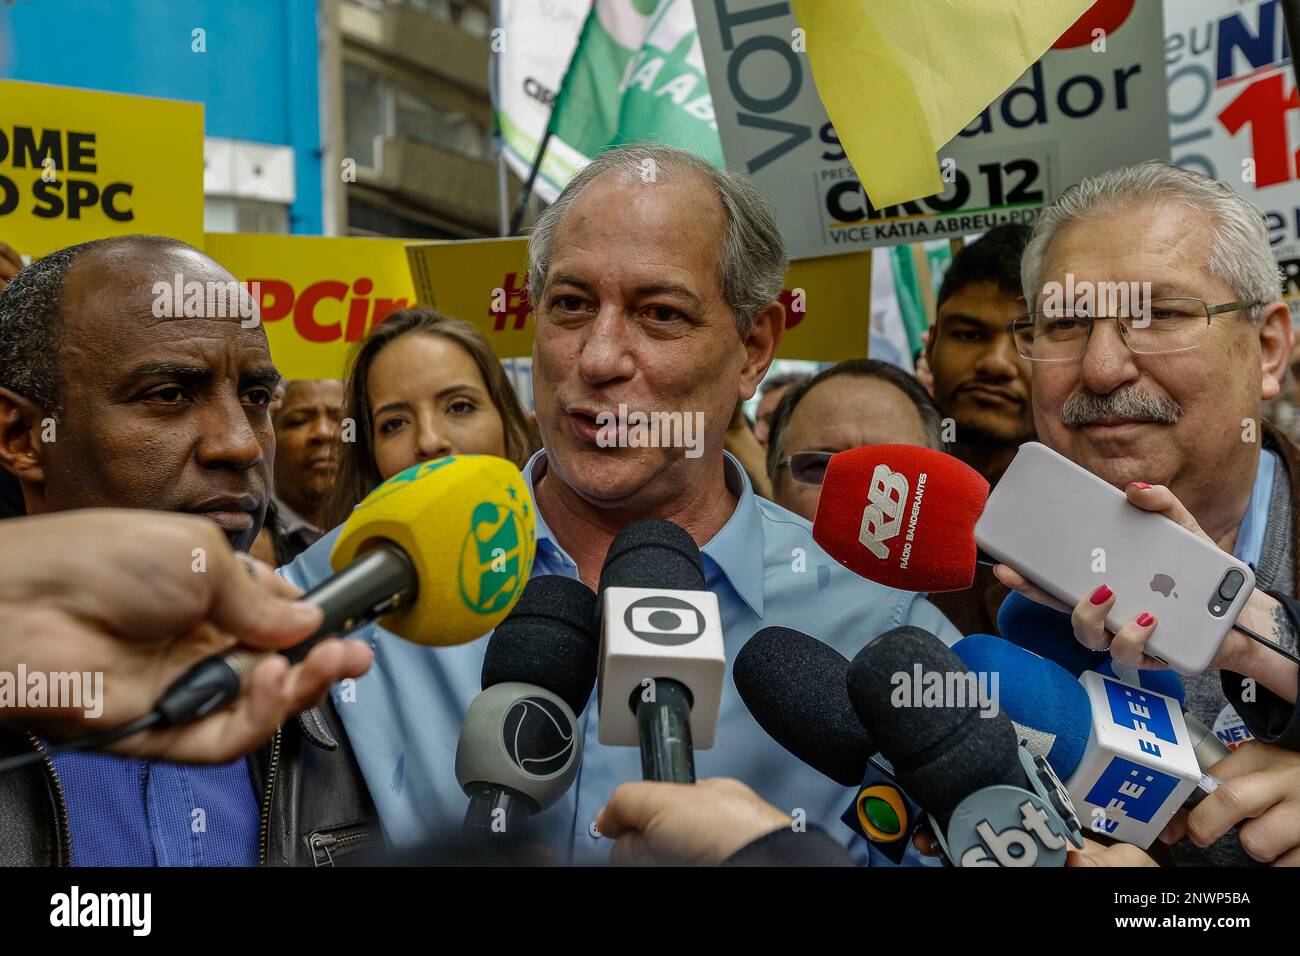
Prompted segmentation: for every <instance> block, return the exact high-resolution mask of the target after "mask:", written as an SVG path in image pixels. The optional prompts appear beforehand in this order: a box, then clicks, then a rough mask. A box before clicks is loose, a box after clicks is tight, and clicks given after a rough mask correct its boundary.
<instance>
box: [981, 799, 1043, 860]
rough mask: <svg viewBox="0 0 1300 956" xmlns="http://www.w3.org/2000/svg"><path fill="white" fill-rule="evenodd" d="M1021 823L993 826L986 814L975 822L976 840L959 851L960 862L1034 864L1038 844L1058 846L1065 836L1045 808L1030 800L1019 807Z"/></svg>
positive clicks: (1036, 857) (1036, 858)
mask: <svg viewBox="0 0 1300 956" xmlns="http://www.w3.org/2000/svg"><path fill="white" fill-rule="evenodd" d="M1018 809H1019V810H1020V823H1021V825H1020V826H1018V827H1016V826H1011V827H1007V828H1006V829H1004V830H995V829H994V828H993V824H992V823H990V822H989V820H988V818H987V817H986V818H984V819H983V820H980V822H979V823H977V824H975V835H976V836H978V837H979V842H978V843H976V844H975V845H974V846H972V847H970V849H968V850H967V851H966V852H965V853H963V854H962V855H961V860H960V865H961V866H1033V865H1034V864H1035V863H1037V862H1038V852H1039V851H1038V847H1039V844H1041V845H1042V846H1043V847H1044V848H1045V849H1047V850H1060V849H1063V848H1064V847H1065V837H1064V836H1062V835H1061V834H1059V833H1057V832H1056V830H1055V829H1054V828H1053V827H1052V824H1051V822H1050V821H1049V819H1048V816H1047V812H1046V811H1045V810H1044V809H1043V808H1042V807H1040V806H1038V805H1037V804H1036V803H1034V801H1032V800H1024V801H1022V802H1021V804H1020V806H1019V807H1018Z"/></svg>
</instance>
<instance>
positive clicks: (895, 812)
mask: <svg viewBox="0 0 1300 956" xmlns="http://www.w3.org/2000/svg"><path fill="white" fill-rule="evenodd" d="M857 805H858V825H859V826H860V827H861V828H862V832H863V834H864V835H865V836H866V838H867V839H868V840H871V841H872V842H874V843H894V842H896V841H898V840H901V839H903V837H905V836H907V832H908V824H909V823H910V821H909V820H908V819H907V804H905V803H904V802H903V797H902V795H901V794H900V793H899V792H898V791H897V790H896V789H895V788H893V787H890V786H886V785H884V784H875V785H873V786H870V787H864V788H863V789H862V791H861V792H860V793H859V794H858V801H857Z"/></svg>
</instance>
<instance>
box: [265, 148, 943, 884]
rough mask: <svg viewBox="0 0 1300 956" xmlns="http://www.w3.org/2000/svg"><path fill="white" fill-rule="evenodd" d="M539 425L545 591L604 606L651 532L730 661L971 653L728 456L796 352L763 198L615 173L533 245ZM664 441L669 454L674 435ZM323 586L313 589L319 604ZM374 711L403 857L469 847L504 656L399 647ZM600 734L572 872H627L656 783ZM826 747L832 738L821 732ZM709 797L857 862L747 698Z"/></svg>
mask: <svg viewBox="0 0 1300 956" xmlns="http://www.w3.org/2000/svg"><path fill="white" fill-rule="evenodd" d="M529 260H530V269H529V291H530V292H531V294H532V299H533V302H534V304H535V307H536V309H537V336H536V339H535V341H534V346H533V375H534V394H535V396H536V400H537V424H538V428H539V429H540V431H541V435H542V440H543V444H544V446H545V448H544V450H543V451H541V452H539V453H538V454H537V455H536V456H534V458H533V459H532V460H531V461H530V462H529V463H528V465H527V466H526V468H525V477H526V479H527V480H528V482H529V487H530V488H531V490H532V492H533V496H534V498H535V500H536V502H537V558H536V561H535V562H534V566H533V573H534V574H562V575H565V576H567V577H570V578H579V579H581V580H582V581H584V582H585V583H587V584H588V585H590V586H591V587H593V588H594V587H595V586H596V583H597V580H598V578H599V575H600V569H601V565H602V564H603V562H604V559H605V553H606V551H607V550H608V548H609V544H610V541H611V540H612V538H613V537H614V535H615V534H616V533H617V532H618V531H619V530H621V529H622V528H623V527H625V526H626V525H628V524H631V523H633V522H635V521H639V520H642V519H647V518H662V519H668V520H671V521H674V522H676V523H677V524H678V525H680V526H681V527H683V528H684V529H686V531H687V532H688V533H689V534H690V535H691V536H692V537H693V538H694V539H695V541H696V542H697V543H698V544H700V546H701V550H702V551H703V556H704V570H705V578H706V582H707V585H708V587H709V588H710V590H712V591H713V592H714V593H715V594H716V595H717V597H718V604H719V608H720V610H721V615H722V625H723V632H724V639H725V643H726V654H727V658H728V660H733V659H734V658H735V655H736V653H737V652H738V651H739V650H740V648H741V646H742V645H743V644H744V643H745V641H747V640H748V639H749V638H750V637H751V636H753V634H754V633H755V632H756V631H758V630H759V629H761V628H762V627H764V626H767V625H772V624H782V625H786V626H789V627H797V628H799V629H801V630H804V631H806V632H808V633H810V634H813V635H815V636H816V637H818V638H820V639H821V640H823V641H825V642H826V643H828V644H830V645H832V646H834V647H836V648H837V649H838V650H839V651H840V652H841V653H844V654H847V655H849V656H852V655H853V654H854V653H856V652H857V650H858V649H859V648H861V647H862V645H863V644H865V643H867V642H868V641H870V640H872V639H873V638H874V637H875V636H876V635H878V634H880V633H882V632H884V631H886V630H888V629H889V628H892V627H895V626H898V625H901V624H913V625H916V626H918V627H922V628H925V629H927V630H929V631H931V632H933V633H935V634H937V635H938V636H939V637H940V638H942V639H943V640H945V641H947V642H948V643H954V642H955V641H956V640H957V639H958V638H959V636H960V635H959V634H958V633H957V631H956V630H955V629H954V628H953V627H952V625H951V624H949V623H948V621H947V620H945V619H944V617H943V615H942V614H940V613H939V612H938V611H937V610H936V609H935V608H934V607H933V606H932V605H930V604H928V603H927V602H926V601H924V600H923V599H921V598H920V597H918V596H917V595H915V594H908V593H903V592H899V591H891V590H888V589H886V588H882V587H879V586H878V585H874V584H872V583H870V582H868V581H865V580H863V579H861V578H858V577H856V576H854V575H853V574H852V573H851V572H849V571H847V570H845V569H844V568H843V567H841V566H840V565H839V564H838V563H837V562H836V561H834V560H833V559H831V558H830V557H829V556H828V555H826V554H825V553H824V552H822V551H821V549H819V548H818V547H817V545H816V544H815V543H814V542H813V540H812V534H811V529H810V527H809V525H808V522H807V521H805V520H803V519H802V518H800V517H798V516H797V515H794V514H791V513H790V512H788V511H786V510H785V509H784V508H781V507H779V506H778V505H775V504H773V503H771V502H769V501H764V500H762V499H760V498H757V497H756V496H755V495H754V493H753V490H752V488H751V487H750V484H749V482H748V480H747V479H746V477H745V474H744V472H743V471H742V469H741V468H740V467H739V465H738V464H737V463H736V461H735V459H733V458H729V457H727V456H726V455H724V452H723V439H724V435H725V433H726V430H727V425H728V422H729V421H730V419H731V416H732V412H733V410H734V409H735V407H736V403H737V402H738V401H741V400H743V399H747V398H749V397H750V396H751V395H753V393H754V389H755V387H756V386H757V384H758V382H759V381H760V380H761V379H762V377H763V374H764V372H765V371H766V370H767V367H768V365H769V363H770V362H771V360H772V354H773V352H774V351H775V349H776V346H777V343H778V342H779V340H780V338H781V333H782V330H783V328H784V323H785V315H784V310H783V309H782V307H781V305H780V303H779V302H778V301H777V296H778V295H779V293H780V291H781V286H782V282H783V279H784V276H785V270H786V258H785V253H784V250H783V248H782V243H781V237H780V233H779V232H778V230H777V228H776V222H775V220H774V218H773V216H772V211H771V209H770V208H769V207H768V205H767V203H766V202H765V201H764V200H763V199H762V197H761V196H760V195H759V194H758V193H757V192H756V191H755V190H754V188H753V187H752V186H751V185H749V183H748V182H746V181H745V180H744V179H742V178H740V177H739V176H736V175H734V174H731V173H727V172H724V171H721V170H718V169H715V168H713V167H712V166H710V165H709V164H708V163H706V162H703V161H702V160H700V159H699V158H697V157H695V156H693V155H691V154H690V153H685V152H682V151H680V150H676V149H671V148H669V147H664V146H655V145H648V144H633V145H631V146H625V147H620V148H616V149H613V150H610V151H608V152H606V153H604V154H602V155H601V156H599V157H597V158H596V160H595V161H593V162H592V163H591V164H590V165H589V166H587V167H586V168H585V169H583V170H582V172H580V173H579V174H578V175H577V176H576V177H575V178H574V179H573V181H572V182H570V183H569V185H568V186H567V187H566V188H565V190H564V192H563V194H561V196H560V198H559V199H558V200H557V201H556V202H555V203H553V204H552V205H551V206H550V207H549V208H548V209H547V210H546V212H545V213H544V214H543V215H542V217H541V219H540V220H539V221H538V224H537V227H536V229H535V230H534V232H533V235H532V239H531V242H530V243H529ZM606 413H619V414H623V413H625V414H626V415H627V417H628V419H629V421H630V419H631V416H632V415H633V414H645V415H652V414H663V413H668V414H670V415H672V414H676V415H678V416H680V417H681V418H682V420H686V419H687V417H688V416H689V417H691V418H696V417H697V416H698V418H699V419H701V420H702V423H703V427H702V429H701V431H700V432H698V433H696V435H695V437H696V438H697V439H699V441H698V444H696V445H695V446H694V447H691V448H683V447H680V446H678V447H671V444H670V447H664V446H663V444H662V443H660V444H659V446H658V447H654V446H651V447H644V446H642V447H610V446H609V444H608V442H607V441H605V440H603V439H602V436H601V425H600V423H599V422H598V416H601V417H603V416H604V415H605V414H606ZM659 434H660V437H661V438H662V437H663V432H662V431H660V433H659ZM333 543H334V536H333V535H326V536H325V537H324V538H322V539H321V540H320V541H319V542H318V543H317V544H316V545H314V546H313V547H312V548H310V549H308V550H307V551H306V552H305V553H304V554H303V555H302V556H301V557H300V558H299V559H298V560H297V561H296V562H295V563H294V564H293V565H291V566H290V567H289V568H288V570H287V572H286V573H287V575H288V577H289V578H290V579H291V580H293V581H294V582H296V583H298V584H299V585H300V586H310V584H313V583H315V582H316V581H318V580H320V579H322V578H323V577H324V576H326V575H328V574H329V573H330V572H329V560H328V559H329V551H330V548H331V547H332V546H333ZM309 582H310V583H309ZM363 635H364V636H365V637H366V638H367V639H368V640H371V641H372V642H373V643H372V646H373V647H374V649H375V664H374V667H373V669H372V670H371V672H370V674H369V675H368V676H366V677H364V678H362V679H361V680H360V681H358V683H357V688H356V691H357V692H356V695H355V701H354V702H352V703H349V704H348V705H347V706H346V707H341V708H340V711H341V713H342V716H343V720H344V723H345V724H346V726H347V730H348V734H349V736H350V738H351V739H352V741H353V743H354V746H355V748H356V750H357V758H358V761H359V763H360V765H361V770H362V772H363V773H364V774H365V777H366V780H367V782H368V783H369V785H370V790H371V793H372V795H373V796H374V797H375V801H376V805H377V807H378V809H379V813H380V815H381V818H382V820H383V823H384V829H385V832H386V833H387V835H388V836H389V837H390V839H392V840H393V841H395V842H397V843H399V844H406V843H410V842H414V841H417V840H420V839H424V838H429V837H435V836H438V835H440V834H445V833H447V832H455V830H456V829H458V828H459V826H460V824H461V821H462V820H463V818H464V814H465V795H464V793H463V792H462V791H461V790H460V787H459V786H458V784H457V783H456V776H455V773H454V766H453V762H454V754H455V743H456V738H457V734H458V731H459V728H460V725H461V723H462V721H463V720H464V716H465V711H466V709H467V708H468V706H469V703H470V702H471V701H472V700H473V699H474V697H475V696H476V695H477V694H478V693H479V690H480V683H479V681H480V675H481V673H482V665H483V654H484V645H485V643H486V642H484V641H476V642H471V643H469V644H464V645H461V646H460V647H439V648H425V647H420V646H417V645H415V644H411V643H408V642H405V641H402V640H401V639H400V638H397V637H395V636H393V635H391V634H388V633H387V632H384V631H383V630H382V629H380V628H375V629H373V630H372V631H370V632H369V633H366V632H363ZM595 710H596V708H595V707H594V706H589V707H588V708H587V711H586V713H585V714H584V716H583V718H582V733H583V735H584V741H583V760H582V774H581V776H580V778H579V780H578V782H577V784H576V786H574V788H573V789H572V790H571V791H570V792H569V793H568V794H566V795H565V796H564V797H562V798H561V799H560V800H559V802H558V803H557V804H556V805H554V806H553V807H551V808H550V809H549V810H546V811H543V812H542V813H540V814H538V815H537V816H536V817H534V818H533V819H532V820H531V821H530V826H531V829H532V833H533V834H534V835H535V837H536V838H537V839H539V840H542V841H544V842H546V843H547V844H549V845H550V846H551V847H552V848H553V849H554V850H555V851H556V852H557V855H558V856H559V858H560V859H561V860H566V859H573V860H575V861H578V862H600V861H603V860H605V859H608V854H609V846H610V841H605V840H603V839H601V836H600V834H599V832H598V830H596V829H595V827H594V822H595V819H596V814H597V812H598V811H599V810H600V808H601V807H602V806H604V804H605V801H606V800H608V798H609V795H610V794H611V793H613V791H614V790H615V788H616V787H617V786H618V785H619V784H621V783H625V782H627V781H629V780H636V779H639V778H640V776H641V767H640V759H639V755H638V753H637V750H636V748H634V747H623V748H619V747H610V746H606V745H604V744H601V743H600V741H599V740H598V739H597V728H598V724H599V721H598V720H597V717H596V714H595ZM810 732H815V730H810ZM695 763H696V770H697V772H698V774H699V776H700V777H701V778H703V777H706V776H730V777H735V778H738V779H740V780H742V781H744V782H746V783H747V784H749V785H750V786H751V787H753V788H754V789H755V790H757V791H758V792H759V793H760V794H762V795H763V796H764V797H765V798H767V799H768V800H771V801H772V802H774V803H776V804H777V805H778V806H780V807H782V808H783V809H784V810H785V811H786V812H788V813H791V814H794V815H795V816H797V817H798V818H799V819H806V820H807V822H808V823H810V824H821V825H822V826H823V827H825V828H827V829H828V830H830V831H832V832H834V833H836V835H837V836H838V837H839V838H841V839H844V840H847V839H848V838H849V836H850V833H849V831H848V830H847V829H846V828H845V827H843V825H842V824H840V822H839V817H840V814H841V813H842V812H843V811H844V810H845V809H846V808H847V807H848V806H849V805H850V802H851V800H852V798H853V796H854V791H852V790H848V789H846V788H844V787H841V786H839V785H837V784H835V783H832V782H830V781H829V780H827V779H826V778H824V777H821V776H820V775H819V774H818V773H816V772H815V771H813V770H811V769H809V768H808V767H806V766H804V765H803V764H801V763H800V762H799V761H798V760H796V759H795V758H794V757H792V756H790V755H789V754H788V753H786V752H785V751H784V750H783V749H782V748H781V747H780V746H779V745H778V744H776V743H775V742H774V741H773V740H772V739H771V738H770V737H768V735H767V734H766V733H764V732H763V730H762V729H761V728H760V727H759V726H758V724H757V722H756V721H755V720H754V719H753V717H751V716H750V715H749V712H748V711H747V710H746V709H745V706H744V704H743V703H742V702H741V701H740V698H739V696H738V694H737V693H736V690H735V687H734V685H732V684H731V682H730V678H729V677H728V679H727V683H726V685H725V686H724V688H723V693H722V703H721V713H720V716H719V719H718V730H717V738H716V742H715V744H714V746H713V747H712V748H711V749H709V750H702V751H700V752H698V753H697V754H696V755H695Z"/></svg>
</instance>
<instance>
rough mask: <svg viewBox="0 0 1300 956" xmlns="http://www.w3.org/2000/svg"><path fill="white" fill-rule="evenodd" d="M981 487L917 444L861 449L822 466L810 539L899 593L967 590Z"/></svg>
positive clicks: (954, 463) (969, 471)
mask: <svg viewBox="0 0 1300 956" xmlns="http://www.w3.org/2000/svg"><path fill="white" fill-rule="evenodd" d="M988 497H989V483H988V482H987V481H985V480H984V478H983V476H981V475H980V473H979V472H977V471H975V469H973V468H971V467H970V466H969V465H967V464H965V463H964V462H961V461H958V460H957V459H956V458H953V457H952V456H951V455H945V454H944V453H943V452H939V451H934V450H933V449H930V448H922V447H920V446H918V445H867V446H864V447H862V448H853V449H850V450H848V451H842V452H840V453H839V454H837V455H834V456H833V457H832V458H831V460H830V462H829V464H828V465H827V466H826V477H825V479H824V480H823V481H822V490H821V496H820V497H819V498H818V499H817V514H816V516H815V518H814V519H813V540H814V541H816V542H817V544H819V545H820V546H821V548H822V550H824V551H825V552H826V553H827V554H829V555H830V556H831V557H832V558H834V559H835V560H836V561H838V562H839V563H840V564H842V565H844V566H845V567H846V568H848V569H849V570H850V571H852V572H853V573H854V574H857V575H859V576H860V577H864V578H866V579H867V580H869V581H875V582H876V583H877V584H883V585H885V586H886V587H891V588H898V589H900V590H903V591H926V592H936V591H960V590H964V589H965V588H968V587H970V586H971V582H972V581H973V580H974V579H975V565H976V564H977V563H978V560H979V554H978V549H977V548H976V546H975V522H976V521H977V520H978V519H979V516H980V515H981V514H982V513H983V511H984V505H985V503H986V502H987V501H988Z"/></svg>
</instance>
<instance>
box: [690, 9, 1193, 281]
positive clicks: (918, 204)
mask: <svg viewBox="0 0 1300 956" xmlns="http://www.w3.org/2000/svg"><path fill="white" fill-rule="evenodd" d="M1180 2H1181V0H1180ZM856 6H857V5H856V4H852V5H846V8H848V7H854V8H856ZM854 15H857V16H862V15H865V14H863V13H861V12H858V13H855V14H854ZM695 16H696V20H697V23H698V26H699V31H700V42H701V45H702V48H703V51H704V59H705V65H706V67H707V70H708V75H709V89H710V91H711V92H712V94H713V105H714V109H715V112H716V114H717V122H718V132H719V134H720V135H721V137H722V147H723V152H724V154H725V156H726V161H727V166H728V168H730V169H734V170H737V171H739V172H743V173H745V174H746V175H747V176H749V177H750V178H751V179H752V180H753V181H754V183H755V184H756V185H757V186H758V188H759V189H760V190H761V191H762V192H763V193H764V195H766V196H767V198H768V200H769V201H770V202H771V203H772V205H773V207H774V209H775V210H776V214H777V220H778V222H779V223H780V225H781V231H782V234H783V235H784V237H785V240H786V247H787V250H788V251H789V253H790V255H791V257H792V258H803V257H806V256H825V255H832V254H835V253H843V252H849V251H853V250H855V249H864V248H867V247H870V246H879V245H893V244H897V243H910V242H919V241H924V240H930V239H942V238H953V237H955V236H962V235H965V234H967V233H973V232H984V231H986V230H987V229H989V228H991V227H992V226H995V225H998V224H1000V223H1003V222H1011V221H1019V222H1032V221H1033V220H1034V218H1035V216H1036V214H1037V211H1038V210H1039V209H1040V208H1041V207H1042V206H1043V205H1045V204H1046V203H1049V202H1051V201H1052V200H1053V199H1055V198H1056V197H1057V196H1059V195H1060V194H1061V192H1063V191H1064V190H1065V189H1066V188H1067V187H1069V186H1071V185H1073V184H1075V183H1077V182H1079V180H1081V179H1083V178H1084V177H1086V176H1089V175H1092V174H1094V173H1098V172H1102V171H1103V170H1107V169H1112V168H1114V167H1116V166H1124V165H1127V164H1130V163H1135V162H1139V161H1141V160H1144V159H1151V158H1159V159H1166V158H1168V156H1169V126H1168V122H1169V119H1168V102H1167V100H1166V90H1165V82H1164V68H1163V64H1162V63H1161V43H1162V40H1163V37H1164V28H1163V21H1162V17H1161V5H1160V3H1158V2H1147V0H1143V2H1138V0H1098V2H1097V3H1095V4H1094V5H1093V6H1092V7H1091V8H1090V9H1089V10H1088V12H1086V13H1085V14H1084V15H1083V17H1081V18H1080V19H1079V20H1078V21H1077V22H1076V23H1075V24H1074V26H1072V27H1071V28H1070V29H1069V30H1067V31H1066V32H1065V33H1064V34H1063V35H1062V36H1061V37H1060V39H1058V40H1057V41H1056V43H1055V44H1054V45H1053V47H1052V48H1051V49H1050V50H1048V52H1047V53H1046V54H1044V55H1043V56H1042V57H1041V58H1040V59H1039V60H1038V61H1036V62H1035V63H1033V64H1032V65H1031V66H1030V68H1029V69H1028V70H1026V71H1025V73H1024V74H1022V75H1021V76H1020V78H1019V79H1017V80H1016V81H1015V82H1014V83H1012V84H1011V85H1010V86H1009V87H1008V88H1007V89H1006V91H1005V92H1003V93H1002V95H1001V96H999V97H998V98H997V99H996V100H994V101H993V102H992V103H991V104H989V106H988V107H987V108H986V109H984V110H983V111H981V112H980V113H979V115H977V116H975V117H973V118H972V119H971V121H970V123H968V124H967V126H966V128H965V129H963V130H962V131H961V132H960V133H958V134H957V136H955V137H954V138H953V139H952V140H951V141H950V142H949V143H947V144H946V145H945V146H944V147H943V148H942V149H940V150H939V154H938V156H937V157H936V159H935V162H936V163H938V164H939V166H940V174H941V177H942V178H943V181H944V182H945V183H946V184H947V186H946V188H945V189H944V191H943V192H942V193H939V194H936V195H934V196H927V197H925V198H921V199H917V200H914V201H911V202H906V203H902V204H900V205H897V206H888V207H886V208H883V209H877V208H875V207H874V206H873V205H872V204H871V202H870V200H869V198H868V197H867V195H866V193H865V192H864V190H863V187H862V184H861V183H860V182H859V179H858V175H857V173H856V172H855V171H854V169H853V166H852V165H851V164H850V163H849V161H848V159H847V157H846V156H845V153H844V150H843V149H841V148H840V144H839V138H838V137H837V135H836V132H835V129H834V127H833V126H832V125H831V123H830V120H829V119H828V118H827V115H826V110H825V109H824V108H823V106H822V103H821V100H820V98H819V97H818V95H817V89H816V86H815V84H814V81H813V74H812V67H811V65H810V62H809V58H808V56H807V54H806V52H801V50H800V49H799V48H798V44H797V43H796V42H795V40H797V39H798V33H797V31H798V27H799V25H798V23H797V22H796V20H795V17H794V13H793V12H792V10H791V7H790V5H789V4H788V3H772V2H770V0H695ZM936 16H937V14H936ZM808 41H809V42H815V41H816V38H815V37H809V38H808ZM1008 42H1011V40H1009V41H1008ZM943 68H944V64H942V63H929V64H927V63H923V62H922V63H917V64H915V69H943ZM863 108H864V109H866V108H870V104H863ZM889 148H890V144H889V142H888V141H884V142H881V143H880V149H882V150H887V149H889Z"/></svg>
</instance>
